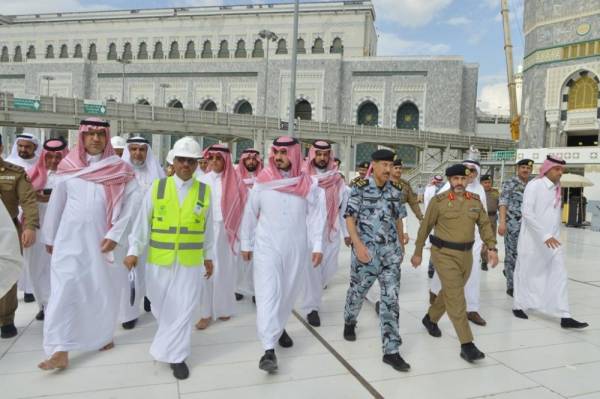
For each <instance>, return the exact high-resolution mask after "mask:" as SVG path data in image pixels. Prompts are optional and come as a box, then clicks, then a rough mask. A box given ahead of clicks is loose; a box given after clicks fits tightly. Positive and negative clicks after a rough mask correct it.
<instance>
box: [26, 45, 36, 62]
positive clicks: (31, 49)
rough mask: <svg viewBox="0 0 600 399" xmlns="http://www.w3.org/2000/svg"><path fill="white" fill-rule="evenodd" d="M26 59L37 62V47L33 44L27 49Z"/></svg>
mask: <svg viewBox="0 0 600 399" xmlns="http://www.w3.org/2000/svg"><path fill="white" fill-rule="evenodd" d="M26 57H27V59H28V60H35V46H34V45H33V44H32V45H31V46H29V48H28V49H27V55H26Z"/></svg>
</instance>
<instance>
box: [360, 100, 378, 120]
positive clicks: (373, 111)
mask: <svg viewBox="0 0 600 399" xmlns="http://www.w3.org/2000/svg"><path fill="white" fill-rule="evenodd" d="M356 124H357V125H365V126H378V125H379V109H378V108H377V105H375V104H374V103H373V102H372V101H365V102H364V103H362V104H361V105H360V106H359V107H358V110H357V111H356Z"/></svg>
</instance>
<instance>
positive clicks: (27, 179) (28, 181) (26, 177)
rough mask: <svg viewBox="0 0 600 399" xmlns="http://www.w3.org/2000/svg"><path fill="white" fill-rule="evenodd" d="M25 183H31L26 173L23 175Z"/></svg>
mask: <svg viewBox="0 0 600 399" xmlns="http://www.w3.org/2000/svg"><path fill="white" fill-rule="evenodd" d="M25 181H26V182H27V183H31V179H30V178H29V175H28V174H27V173H25Z"/></svg>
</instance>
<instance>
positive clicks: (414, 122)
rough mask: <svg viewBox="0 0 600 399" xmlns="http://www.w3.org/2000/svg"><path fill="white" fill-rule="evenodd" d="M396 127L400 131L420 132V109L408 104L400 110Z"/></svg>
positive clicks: (397, 114) (403, 105)
mask: <svg viewBox="0 0 600 399" xmlns="http://www.w3.org/2000/svg"><path fill="white" fill-rule="evenodd" d="M396 127H397V128H398V129H409V130H419V109H418V108H417V106H416V105H415V104H413V103H411V102H406V103H404V104H402V105H401V106H400V107H399V108H398V112H397V113H396Z"/></svg>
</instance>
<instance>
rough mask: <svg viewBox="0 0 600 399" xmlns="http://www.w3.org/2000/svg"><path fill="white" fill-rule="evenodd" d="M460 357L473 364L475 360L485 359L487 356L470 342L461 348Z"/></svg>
mask: <svg viewBox="0 0 600 399" xmlns="http://www.w3.org/2000/svg"><path fill="white" fill-rule="evenodd" d="M460 357H462V358H463V359H465V360H466V361H467V362H469V363H473V362H474V361H475V360H480V359H483V358H484V357H485V354H484V353H483V352H481V351H480V350H479V349H477V347H476V346H475V344H474V343H473V342H469V343H468V344H462V345H461V346H460Z"/></svg>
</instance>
